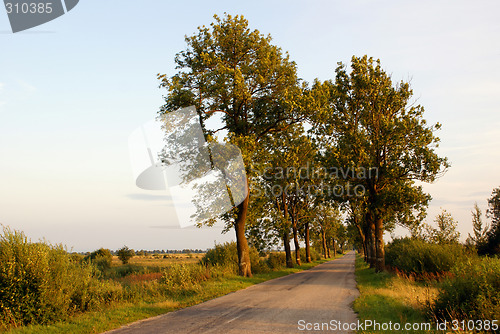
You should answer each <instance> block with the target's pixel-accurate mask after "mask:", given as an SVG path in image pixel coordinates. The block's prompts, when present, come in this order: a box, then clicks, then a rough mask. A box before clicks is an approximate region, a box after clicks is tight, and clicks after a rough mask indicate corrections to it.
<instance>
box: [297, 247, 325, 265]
mask: <svg viewBox="0 0 500 334" xmlns="http://www.w3.org/2000/svg"><path fill="white" fill-rule="evenodd" d="M310 254H311V261H316V260H318V259H319V258H320V255H319V254H318V252H317V251H316V250H315V249H314V248H313V247H311V251H310ZM300 260H301V261H302V262H306V249H305V248H301V249H300Z"/></svg>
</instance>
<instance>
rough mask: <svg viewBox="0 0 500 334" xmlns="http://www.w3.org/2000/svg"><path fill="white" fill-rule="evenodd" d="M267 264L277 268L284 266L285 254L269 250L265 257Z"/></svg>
mask: <svg viewBox="0 0 500 334" xmlns="http://www.w3.org/2000/svg"><path fill="white" fill-rule="evenodd" d="M267 265H268V266H269V268H271V269H279V268H282V267H284V266H286V255H285V253H281V252H271V253H269V257H268V258H267Z"/></svg>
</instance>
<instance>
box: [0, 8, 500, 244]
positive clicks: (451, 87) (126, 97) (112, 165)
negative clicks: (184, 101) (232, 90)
mask: <svg viewBox="0 0 500 334" xmlns="http://www.w3.org/2000/svg"><path fill="white" fill-rule="evenodd" d="M224 12H228V13H230V14H233V15H236V14H242V15H244V16H245V17H246V18H247V19H248V20H249V21H250V25H251V27H253V28H256V29H259V31H261V32H262V33H265V34H268V33H270V34H271V35H272V37H273V41H274V43H275V44H277V45H278V46H280V47H281V48H282V49H283V50H285V51H288V52H289V54H290V57H291V58H292V59H293V60H295V61H296V62H297V65H298V71H299V75H300V77H302V78H303V79H304V80H306V81H309V82H311V81H312V80H313V79H314V78H316V77H317V78H320V79H322V80H324V79H329V78H333V76H334V70H335V68H336V66H337V65H336V64H337V62H338V61H342V62H344V63H348V62H349V60H350V58H351V57H352V55H358V56H361V55H364V54H367V55H369V56H373V57H374V58H380V59H381V62H382V66H383V67H384V68H385V69H386V71H387V72H389V73H391V74H392V76H393V79H394V80H395V81H399V80H401V79H403V80H410V81H411V84H412V87H413V91H414V94H415V97H416V99H417V102H418V103H419V104H421V105H423V106H424V107H425V109H426V115H425V117H426V119H427V120H428V121H429V122H431V123H435V122H437V121H439V122H440V123H442V125H443V128H442V130H441V131H439V132H438V133H437V135H438V136H439V137H440V138H441V145H440V148H439V152H440V154H442V155H444V156H447V157H448V158H449V160H450V161H451V164H452V167H451V168H450V170H449V171H448V173H446V175H445V176H444V177H442V178H441V179H440V180H438V181H437V182H436V183H435V184H432V185H425V186H424V189H425V190H426V191H428V192H430V193H431V195H432V196H433V198H434V200H433V202H432V203H431V206H430V208H429V210H428V212H429V213H428V220H429V222H431V221H432V220H433V218H434V217H435V216H436V215H437V214H438V213H439V212H440V208H444V209H446V210H448V211H449V212H451V213H452V215H453V216H454V217H455V218H456V219H457V220H458V221H459V229H460V232H462V235H463V236H464V237H465V236H466V234H467V233H468V232H470V231H471V215H470V210H471V209H472V206H473V204H474V202H475V201H477V202H478V204H479V205H480V207H482V208H483V209H485V208H486V199H487V198H488V197H489V196H490V194H491V191H492V189H493V188H494V187H498V186H500V173H498V166H499V165H500V151H499V150H498V149H497V144H498V142H499V140H500V130H499V126H500V113H499V111H500V110H499V109H500V107H499V103H498V102H499V101H498V100H499V96H500V39H499V38H498V36H500V22H499V21H498V18H497V16H498V13H499V12H500V3H499V2H497V1H474V2H471V1H419V2H410V1H376V2H375V1H307V2H306V1H272V2H271V1H253V2H242V3H236V2H235V1H219V2H217V1H210V2H207V1H190V2H189V3H185V2H184V3H183V2H180V1H159V0H156V1H153V0H145V1H141V2H132V1H130V2H129V1H116V0H115V1H113V0H109V1H84V0H82V1H80V3H79V4H78V6H76V7H75V8H74V9H73V10H72V11H70V12H69V13H68V14H66V15H64V16H62V17H60V18H58V19H56V20H54V21H52V22H49V23H47V24H45V25H42V26H39V27H36V28H33V29H31V30H29V31H26V32H20V33H17V34H12V33H11V32H10V26H9V22H8V18H7V14H6V13H5V11H4V10H3V9H0V45H1V53H0V223H2V224H5V225H9V226H11V227H12V228H15V229H20V230H23V231H25V232H26V234H27V235H28V236H29V237H30V238H32V239H33V240H37V239H40V238H46V239H47V240H49V241H50V242H53V243H63V244H65V245H67V246H68V247H69V248H73V249H74V250H77V251H85V250H93V249H95V248H98V247H108V248H112V249H116V248H118V247H121V246H122V245H124V244H126V245H128V246H129V247H131V248H135V249H141V248H147V249H172V248H206V247H211V246H212V245H213V244H214V241H215V240H217V241H218V242H220V241H224V240H231V239H233V234H234V232H232V231H231V232H229V233H228V234H227V235H224V236H221V235H220V232H221V228H220V227H216V228H213V229H209V228H203V229H201V230H199V229H194V228H188V229H175V228H165V227H164V226H175V221H173V219H172V211H171V210H170V209H169V208H168V206H167V205H166V202H165V200H164V198H162V197H159V196H158V195H160V196H161V194H160V193H155V192H150V191H145V190H141V189H138V188H136V187H135V185H134V180H133V177H132V171H131V167H130V163H129V153H128V146H127V145H128V142H127V141H128V136H129V135H130V133H131V132H132V131H133V130H134V129H135V128H137V127H138V126H139V125H141V124H142V123H144V122H146V121H148V120H151V119H152V118H154V117H155V115H156V112H157V110H158V108H159V106H160V105H161V103H162V98H161V97H162V93H163V92H162V91H161V90H160V89H158V81H157V79H156V74H157V73H166V74H168V75H172V74H173V73H174V56H175V54H176V53H177V52H179V51H181V50H182V49H184V48H185V42H184V35H191V34H193V33H195V32H196V28H197V27H198V26H201V25H208V24H210V23H211V22H212V21H213V18H212V16H213V14H218V15H223V13H224ZM152 199H155V200H152Z"/></svg>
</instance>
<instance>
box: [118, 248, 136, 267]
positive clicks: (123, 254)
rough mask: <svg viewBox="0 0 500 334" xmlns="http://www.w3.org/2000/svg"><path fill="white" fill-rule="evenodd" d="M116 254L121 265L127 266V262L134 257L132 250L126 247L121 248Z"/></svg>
mask: <svg viewBox="0 0 500 334" xmlns="http://www.w3.org/2000/svg"><path fill="white" fill-rule="evenodd" d="M116 253H117V255H118V258H119V259H120V261H122V263H123V264H127V263H128V261H129V260H130V259H131V258H132V257H133V256H134V255H135V252H134V250H133V249H130V248H128V247H127V246H123V247H122V248H120V249H119V250H118V251H117V252H116Z"/></svg>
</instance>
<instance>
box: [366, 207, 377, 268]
mask: <svg viewBox="0 0 500 334" xmlns="http://www.w3.org/2000/svg"><path fill="white" fill-rule="evenodd" d="M366 223H367V233H366V235H365V236H366V239H367V250H368V254H367V255H368V263H369V264H370V268H375V267H376V262H377V261H376V254H377V251H376V243H375V221H374V218H373V215H372V213H371V212H370V211H368V212H367V214H366Z"/></svg>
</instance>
